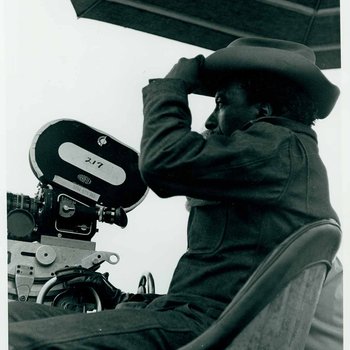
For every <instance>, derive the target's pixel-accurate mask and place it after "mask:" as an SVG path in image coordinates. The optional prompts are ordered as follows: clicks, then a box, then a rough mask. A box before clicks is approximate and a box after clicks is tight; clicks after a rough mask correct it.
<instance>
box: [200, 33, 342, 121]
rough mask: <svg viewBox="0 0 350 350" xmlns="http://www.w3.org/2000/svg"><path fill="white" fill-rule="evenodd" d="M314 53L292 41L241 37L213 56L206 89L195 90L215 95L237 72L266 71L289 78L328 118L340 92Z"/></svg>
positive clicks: (206, 67)
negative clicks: (319, 65)
mask: <svg viewBox="0 0 350 350" xmlns="http://www.w3.org/2000/svg"><path fill="white" fill-rule="evenodd" d="M315 61H316V59H315V54H314V52H313V51H312V50H311V49H310V48H308V47H307V46H305V45H302V44H298V43H295V42H291V41H285V40H276V39H265V38H240V39H237V40H235V41H233V42H232V43H231V44H230V45H229V46H227V47H226V48H223V49H220V50H218V51H216V52H214V53H213V54H211V55H209V56H208V57H207V58H206V59H205V62H204V66H203V70H202V74H203V75H202V78H203V86H202V87H201V88H199V89H198V90H196V91H195V93H198V94H201V95H209V96H214V95H215V92H216V89H217V88H218V87H219V84H220V82H221V83H222V81H223V80H225V79H228V78H231V79H232V78H234V73H235V72H242V71H243V72H244V71H254V70H262V71H267V72H271V73H274V74H278V75H281V76H283V77H286V78H289V79H290V80H292V81H294V82H296V83H297V84H298V85H299V86H301V87H302V88H303V89H304V90H305V91H306V92H307V93H308V94H309V96H310V97H311V98H312V99H313V101H314V103H315V105H316V108H317V109H318V117H319V118H325V117H327V115H328V114H329V113H330V112H331V110H332V108H333V107H334V105H335V103H336V101H337V99H338V96H339V89H338V87H337V86H335V85H333V84H332V83H331V82H330V81H329V80H328V79H327V78H326V77H325V76H324V75H323V73H322V72H321V70H320V69H319V68H318V67H317V66H316V65H315Z"/></svg>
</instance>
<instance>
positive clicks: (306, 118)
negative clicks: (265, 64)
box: [235, 71, 317, 125]
mask: <svg viewBox="0 0 350 350" xmlns="http://www.w3.org/2000/svg"><path fill="white" fill-rule="evenodd" d="M237 78H238V80H239V82H240V85H241V87H242V88H243V89H244V90H245V91H246V93H247V97H248V102H249V103H252V104H253V103H258V102H261V103H269V104H270V105H271V107H272V114H273V116H276V117H285V118H289V119H293V120H296V121H299V122H301V123H303V124H306V125H313V124H314V121H315V120H316V119H317V109H316V107H315V104H314V103H313V101H312V99H311V98H310V97H309V95H308V94H307V93H306V92H305V91H304V89H303V88H302V87H301V86H299V85H297V84H296V83H295V82H293V81H291V80H289V79H287V78H285V77H282V76H278V75H276V74H273V73H270V72H262V71H257V72H242V73H241V74H239V75H238V76H237ZM235 79H236V77H235Z"/></svg>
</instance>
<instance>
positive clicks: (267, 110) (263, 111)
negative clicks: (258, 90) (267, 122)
mask: <svg viewBox="0 0 350 350" xmlns="http://www.w3.org/2000/svg"><path fill="white" fill-rule="evenodd" d="M271 115H272V106H271V105H270V103H260V104H259V106H258V117H269V116H271Z"/></svg>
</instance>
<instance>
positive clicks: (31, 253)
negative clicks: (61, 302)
mask: <svg viewBox="0 0 350 350" xmlns="http://www.w3.org/2000/svg"><path fill="white" fill-rule="evenodd" d="M29 161H30V166H31V168H32V170H33V172H34V174H35V176H36V177H37V178H38V180H39V184H38V190H37V193H36V194H35V196H34V197H30V196H28V195H23V194H13V193H9V192H8V193H7V228H8V233H7V234H8V236H7V238H8V295H9V299H14V300H20V301H35V300H36V299H37V298H38V295H39V294H40V292H41V290H42V288H43V286H44V285H45V284H47V283H48V281H50V280H51V279H52V278H54V277H55V274H56V271H58V270H62V269H64V268H72V267H73V268H74V267H76V268H84V269H92V270H97V269H98V268H99V266H100V265H101V264H102V263H103V262H105V261H107V262H109V263H111V264H116V263H117V262H118V261H119V256H118V255H117V254H116V253H113V252H102V251H96V244H95V242H92V241H91V239H92V237H93V236H94V235H95V233H96V232H98V228H97V222H98V221H100V222H107V223H110V224H116V225H117V226H119V227H122V228H123V227H125V226H126V225H127V221H128V220H127V212H128V211H130V210H132V209H134V208H135V207H136V206H137V205H138V204H140V203H141V202H142V200H143V199H144V198H145V196H146V194H147V191H148V189H147V186H146V185H145V184H144V182H143V181H142V178H141V176H140V173H139V170H138V154H137V152H136V151H135V150H133V149H131V148H130V147H128V146H126V145H125V144H123V143H121V142H120V141H118V140H116V139H115V138H113V137H111V136H110V135H108V134H106V133H103V132H101V131H99V130H96V129H94V128H91V127H90V126H87V125H85V124H83V123H81V122H78V121H76V120H72V119H59V120H56V121H53V122H51V123H49V124H46V125H44V126H43V127H42V128H41V129H40V130H39V132H38V133H37V134H36V135H35V137H34V139H33V142H32V145H31V147H30V152H29ZM63 289H64V287H63V285H62V284H61V285H60V284H57V285H55V286H54V287H53V288H51V289H50V291H49V292H48V293H47V295H45V301H47V302H50V303H51V302H52V301H53V300H56V301H57V298H58V296H59V295H61V294H62V293H63V294H64V295H65V296H64V298H65V302H66V301H67V294H66V292H65V291H63ZM76 298H77V297H76V296H74V297H73V295H70V296H69V297H68V299H69V303H78V301H77V300H76ZM78 299H79V303H81V302H82V301H81V296H78Z"/></svg>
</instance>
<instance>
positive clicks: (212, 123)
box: [205, 112, 218, 130]
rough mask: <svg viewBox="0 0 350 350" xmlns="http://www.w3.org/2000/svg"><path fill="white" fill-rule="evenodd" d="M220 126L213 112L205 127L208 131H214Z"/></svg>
mask: <svg viewBox="0 0 350 350" xmlns="http://www.w3.org/2000/svg"><path fill="white" fill-rule="evenodd" d="M217 126H218V120H217V118H216V115H215V113H214V112H213V113H212V114H211V115H210V116H209V118H208V119H207V120H206V122H205V127H206V128H207V129H208V130H214V129H215V128H216V127H217Z"/></svg>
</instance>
